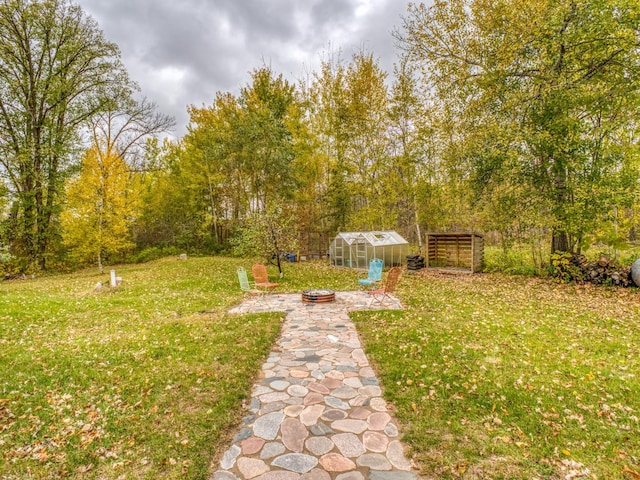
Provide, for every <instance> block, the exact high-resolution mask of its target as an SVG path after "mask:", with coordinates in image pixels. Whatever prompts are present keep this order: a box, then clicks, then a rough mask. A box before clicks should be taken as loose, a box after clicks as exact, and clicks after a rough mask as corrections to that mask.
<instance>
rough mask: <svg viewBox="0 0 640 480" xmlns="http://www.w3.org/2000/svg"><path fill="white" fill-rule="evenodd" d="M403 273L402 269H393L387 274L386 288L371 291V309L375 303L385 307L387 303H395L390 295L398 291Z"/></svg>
mask: <svg viewBox="0 0 640 480" xmlns="http://www.w3.org/2000/svg"><path fill="white" fill-rule="evenodd" d="M401 271H402V269H401V268H400V267H393V268H392V269H391V270H389V272H388V273H387V278H386V280H385V282H384V286H382V287H380V288H376V289H375V290H370V291H369V295H371V296H372V298H371V302H370V303H369V306H370V307H371V306H372V305H373V304H374V303H375V304H377V305H380V306H381V307H383V306H385V305H386V302H387V301H393V299H392V298H391V297H390V296H389V294H390V293H393V292H395V291H396V287H397V286H398V280H399V279H400V272H401Z"/></svg>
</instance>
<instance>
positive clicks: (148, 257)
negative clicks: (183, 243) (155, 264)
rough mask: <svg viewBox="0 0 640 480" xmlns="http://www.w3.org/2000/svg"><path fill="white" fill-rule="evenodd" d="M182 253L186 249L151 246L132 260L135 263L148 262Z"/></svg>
mask: <svg viewBox="0 0 640 480" xmlns="http://www.w3.org/2000/svg"><path fill="white" fill-rule="evenodd" d="M181 253H184V251H181V250H180V249H178V248H177V247H150V248H145V249H144V250H142V251H141V252H139V253H138V254H137V255H135V256H134V257H133V258H132V260H133V261H134V262H135V263H146V262H150V261H152V260H157V259H159V258H163V257H170V256H175V255H180V254H181Z"/></svg>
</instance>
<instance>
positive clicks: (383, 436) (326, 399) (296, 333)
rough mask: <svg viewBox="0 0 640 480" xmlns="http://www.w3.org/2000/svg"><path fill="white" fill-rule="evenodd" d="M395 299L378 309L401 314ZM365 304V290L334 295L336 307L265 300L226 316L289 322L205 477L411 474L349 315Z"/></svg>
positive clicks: (273, 479) (409, 479)
mask: <svg viewBox="0 0 640 480" xmlns="http://www.w3.org/2000/svg"><path fill="white" fill-rule="evenodd" d="M393 300H394V303H393V304H391V305H389V306H386V307H385V308H387V309H389V308H402V306H401V305H400V302H399V301H398V300H397V299H395V298H394V299H393ZM369 301H370V297H369V296H368V295H367V294H366V293H365V292H337V293H336V301H335V302H332V303H323V304H321V303H318V304H306V303H303V302H302V300H301V295H300V294H287V295H269V296H267V297H265V299H263V300H262V299H259V298H250V299H247V300H245V302H243V303H242V304H241V305H239V306H237V307H235V308H233V309H232V310H231V312H232V313H238V314H243V313H248V312H260V311H284V312H287V317H286V320H285V322H284V325H283V328H282V334H281V336H280V338H279V340H278V342H277V343H276V345H275V347H274V349H273V351H272V352H271V353H270V355H269V358H268V359H267V361H266V363H265V364H264V365H263V368H262V372H261V375H260V378H259V379H258V381H257V383H256V384H255V385H254V387H253V391H252V394H251V403H250V405H248V409H249V411H248V414H247V416H246V417H245V418H244V420H243V423H242V426H241V428H240V431H239V432H237V434H236V436H235V438H234V440H233V442H232V445H231V448H229V449H228V450H227V451H226V452H225V453H224V455H223V457H222V460H221V462H220V466H219V470H217V471H216V472H215V473H214V474H213V477H212V480H247V479H254V480H416V479H417V478H418V476H417V475H416V474H415V473H414V472H413V471H412V467H411V464H410V463H409V462H408V461H407V458H406V457H405V454H404V448H403V445H402V444H401V443H400V436H399V432H398V426H397V423H396V421H395V419H394V418H393V417H392V414H391V412H390V411H389V410H388V408H387V404H386V402H385V400H384V398H383V397H382V392H381V389H380V385H379V382H378V379H377V378H376V375H375V372H374V371H373V369H372V368H371V367H370V365H369V361H368V360H367V357H366V355H365V353H364V351H363V350H362V346H361V344H360V340H359V338H358V333H357V332H356V329H355V326H354V324H353V322H351V320H350V319H349V316H348V312H349V311H353V310H366V309H367V308H368V304H369ZM373 308H375V307H373ZM378 308H379V307H378Z"/></svg>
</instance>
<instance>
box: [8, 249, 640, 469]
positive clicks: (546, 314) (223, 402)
mask: <svg viewBox="0 0 640 480" xmlns="http://www.w3.org/2000/svg"><path fill="white" fill-rule="evenodd" d="M238 265H243V266H245V267H246V268H248V269H249V268H250V266H251V262H250V261H240V260H236V259H225V258H190V259H189V260H187V261H178V260H176V259H164V260H160V261H156V262H151V263H148V264H143V265H131V266H121V267H117V273H118V275H120V276H122V277H123V279H124V283H123V284H122V285H121V286H119V287H118V288H117V289H115V290H113V291H111V290H109V289H106V290H104V291H102V292H95V291H94V285H95V284H96V283H97V282H98V281H107V279H108V275H106V274H105V275H102V276H99V275H97V274H95V273H94V272H93V271H85V272H79V273H77V274H72V275H61V276H53V277H44V278H40V279H36V280H25V281H13V282H3V283H0V366H1V368H0V453H1V455H0V478H3V479H13V478H16V479H18V478H19V479H23V478H34V479H44V478H59V477H68V478H83V479H84V478H89V479H91V478H100V479H103V478H104V479H119V478H123V479H130V478H133V479H135V478H148V479H155V478H166V479H178V478H189V479H192V478H202V479H204V478H207V477H208V475H207V474H208V469H209V465H210V463H211V461H212V459H213V458H216V456H219V455H220V454H221V453H222V452H223V451H224V449H226V446H227V444H228V442H229V440H230V435H232V433H233V429H234V426H235V425H237V423H238V421H239V420H240V418H239V417H240V416H241V415H242V409H241V408H240V406H241V404H242V401H243V399H245V398H246V397H247V394H248V392H249V390H250V387H251V384H252V381H253V378H254V376H255V375H256V374H257V372H258V370H259V368H260V365H261V363H262V359H263V358H264V357H265V355H266V354H267V353H268V351H269V350H270V347H271V345H272V343H273V341H274V339H275V337H276V336H277V334H278V331H279V328H280V323H281V319H282V316H281V315H280V314H277V313H274V314H263V315H247V316H243V317H240V319H239V318H238V317H233V316H229V315H227V314H226V313H225V312H226V310H227V309H228V307H229V306H231V305H233V304H235V303H237V302H238V301H239V300H240V298H241V292H240V289H239V288H238V284H237V279H236V274H235V268H236V266H238ZM284 267H285V269H286V270H285V277H284V278H283V279H282V280H280V282H281V284H282V287H281V290H282V291H296V292H298V291H300V290H303V289H306V288H318V287H326V288H333V289H336V290H343V289H351V288H354V287H355V283H356V282H355V277H356V275H355V273H354V272H351V271H348V270H337V269H333V268H330V267H328V266H326V265H324V264H322V263H319V262H303V263H300V264H288V263H287V264H285V265H284ZM269 271H270V274H271V275H272V278H275V273H276V272H275V269H273V268H272V267H270V269H269ZM399 295H400V296H401V297H402V298H403V300H404V302H405V303H406V305H407V307H408V308H407V310H406V311H404V312H389V311H386V312H362V313H358V314H355V315H354V319H355V321H356V323H357V325H358V329H359V331H360V333H361V336H362V338H363V341H364V342H365V344H366V346H367V350H368V352H369V355H370V358H371V359H372V361H373V362H374V363H375V365H376V367H377V368H378V371H379V373H380V376H381V379H382V383H383V385H384V387H385V394H386V395H387V398H388V399H389V400H390V401H392V402H393V403H394V404H395V405H396V406H397V415H398V417H399V419H400V420H401V422H402V424H403V426H404V433H405V441H407V442H408V443H409V445H410V446H411V447H412V450H413V454H414V457H415V459H416V461H417V462H418V463H419V465H420V468H421V469H422V471H423V473H424V474H425V476H427V477H428V478H444V479H446V478H462V477H464V478H509V479H530V478H565V476H566V475H571V471H575V472H577V473H583V474H586V473H587V469H588V471H589V473H588V476H587V477H567V478H601V479H609V478H612V479H616V478H617V479H623V478H630V479H633V478H637V477H636V476H635V474H636V473H637V472H640V466H639V462H640V458H639V455H640V454H639V453H638V452H640V434H639V433H638V431H639V427H640V425H639V423H638V417H639V416H640V413H639V412H640V379H639V378H638V375H640V373H639V372H640V351H639V350H640V347H639V345H640V331H639V326H640V309H639V308H638V307H639V306H640V293H638V291H636V290H618V289H606V288H593V287H575V286H565V285H558V284H556V283H552V282H549V281H545V280H537V279H532V278H527V277H507V276H500V275H496V274H491V275H478V276H473V277H470V276H459V277H446V276H440V277H436V276H422V275H420V276H418V275H412V274H406V275H404V276H403V277H402V279H401V288H400V292H399Z"/></svg>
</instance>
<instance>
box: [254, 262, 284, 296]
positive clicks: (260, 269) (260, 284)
mask: <svg viewBox="0 0 640 480" xmlns="http://www.w3.org/2000/svg"><path fill="white" fill-rule="evenodd" d="M251 273H253V281H254V282H255V284H256V288H261V289H264V290H273V289H274V288H276V287H278V286H279V285H280V284H279V283H273V282H270V281H269V276H268V275H267V267H265V266H264V265H262V264H261V263H256V264H255V265H253V266H252V267H251Z"/></svg>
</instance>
